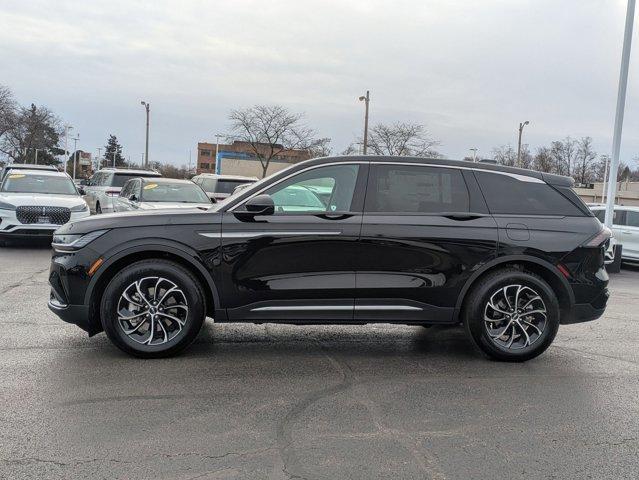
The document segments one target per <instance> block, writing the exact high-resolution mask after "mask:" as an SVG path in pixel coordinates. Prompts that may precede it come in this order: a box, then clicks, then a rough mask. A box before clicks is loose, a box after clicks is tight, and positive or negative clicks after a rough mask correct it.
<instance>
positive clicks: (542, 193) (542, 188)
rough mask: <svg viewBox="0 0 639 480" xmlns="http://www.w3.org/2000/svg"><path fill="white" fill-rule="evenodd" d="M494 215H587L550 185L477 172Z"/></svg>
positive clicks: (478, 179) (476, 174)
mask: <svg viewBox="0 0 639 480" xmlns="http://www.w3.org/2000/svg"><path fill="white" fill-rule="evenodd" d="M475 176H476V178H477V181H478V182H479V185H480V187H481V189H482V192H483V194H484V198H485V199H486V203H487V204H488V209H489V210H490V213H492V214H496V215H499V214H504V215H508V214H510V215H561V216H572V217H583V216H586V215H590V214H586V213H585V212H583V211H582V210H581V209H579V208H578V207H577V206H576V205H575V204H573V203H572V202H571V201H570V200H568V198H566V197H565V196H564V195H562V194H561V193H559V192H558V191H557V190H555V189H554V188H553V187H551V186H550V185H548V184H546V183H537V182H526V181H523V180H519V179H517V178H514V177H511V176H509V175H503V174H499V173H492V172H477V171H476V172H475Z"/></svg>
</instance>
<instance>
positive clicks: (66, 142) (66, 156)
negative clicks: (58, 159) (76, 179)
mask: <svg viewBox="0 0 639 480" xmlns="http://www.w3.org/2000/svg"><path fill="white" fill-rule="evenodd" d="M71 129H73V127H72V126H71V125H65V126H64V172H65V173H68V172H67V165H68V163H69V130H71Z"/></svg>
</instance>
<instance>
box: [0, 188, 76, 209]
mask: <svg viewBox="0 0 639 480" xmlns="http://www.w3.org/2000/svg"><path fill="white" fill-rule="evenodd" d="M0 202H3V203H8V204H10V205H15V206H16V207H23V206H38V207H40V206H45V207H66V208H71V207H76V206H78V205H84V204H85V202H84V200H83V199H82V197H81V196H79V195H55V194H52V193H35V194H34V193H12V192H2V193H0Z"/></svg>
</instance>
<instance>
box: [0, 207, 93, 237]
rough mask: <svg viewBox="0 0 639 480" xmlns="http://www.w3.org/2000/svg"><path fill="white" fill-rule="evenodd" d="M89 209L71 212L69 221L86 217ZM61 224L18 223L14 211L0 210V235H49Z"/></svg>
mask: <svg viewBox="0 0 639 480" xmlns="http://www.w3.org/2000/svg"><path fill="white" fill-rule="evenodd" d="M89 215H90V214H89V211H88V210H87V211H84V212H71V218H70V219H69V222H73V221H74V220H79V219H81V218H85V217H88V216H89ZM61 226H62V225H60V224H57V223H20V221H19V220H18V219H17V217H16V212H15V211H7V210H2V211H0V237H4V238H32V237H41V238H42V237H51V236H52V235H53V232H55V231H56V230H57V229H58V228H60V227H61Z"/></svg>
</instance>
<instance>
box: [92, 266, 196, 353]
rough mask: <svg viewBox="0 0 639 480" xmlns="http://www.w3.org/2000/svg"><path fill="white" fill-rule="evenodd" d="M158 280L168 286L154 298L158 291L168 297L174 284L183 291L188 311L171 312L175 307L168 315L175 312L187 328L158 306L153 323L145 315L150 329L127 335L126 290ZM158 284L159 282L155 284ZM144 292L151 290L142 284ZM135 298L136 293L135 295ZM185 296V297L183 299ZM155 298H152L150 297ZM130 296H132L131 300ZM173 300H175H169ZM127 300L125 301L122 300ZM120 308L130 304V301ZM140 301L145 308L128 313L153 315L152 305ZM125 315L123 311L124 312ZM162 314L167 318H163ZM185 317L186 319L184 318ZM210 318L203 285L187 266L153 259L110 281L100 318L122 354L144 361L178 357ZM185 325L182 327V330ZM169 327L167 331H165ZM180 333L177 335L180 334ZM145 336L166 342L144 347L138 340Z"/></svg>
mask: <svg viewBox="0 0 639 480" xmlns="http://www.w3.org/2000/svg"><path fill="white" fill-rule="evenodd" d="M151 278H152V279H158V278H162V279H163V280H165V281H166V282H167V283H166V284H165V285H164V286H160V287H157V284H156V287H157V288H153V290H152V291H153V298H155V291H156V290H157V291H158V292H160V293H159V295H164V292H166V291H167V290H168V289H169V288H171V287H170V285H171V284H173V285H174V286H176V287H177V290H175V291H176V292H179V295H180V297H179V298H180V299H184V300H185V302H183V303H184V305H186V306H187V308H186V309H184V307H181V308H182V309H181V310H178V309H177V308H179V307H176V309H171V310H169V309H170V308H171V307H166V310H165V312H168V313H171V314H172V315H176V316H181V320H183V321H184V324H183V325H178V323H177V322H174V321H172V320H167V319H166V318H165V317H167V315H164V314H163V313H159V311H160V310H162V309H161V308H160V307H157V308H156V309H155V310H156V311H157V313H156V315H153V322H156V323H153V322H152V321H151V320H150V317H151V315H146V316H145V315H143V314H142V313H139V314H138V315H141V316H143V317H145V319H146V322H147V324H146V326H144V325H142V326H141V328H140V329H138V331H137V332H136V333H135V334H134V335H127V333H125V329H124V328H125V327H124V326H123V323H122V322H123V320H122V319H121V317H119V316H118V308H119V307H118V305H119V302H121V297H122V295H123V294H124V293H125V291H127V292H130V291H131V290H128V289H129V288H131V287H132V285H134V284H135V282H137V281H141V280H142V279H145V280H144V282H149V281H150V280H149V279H151ZM151 282H152V283H154V284H155V281H151ZM141 285H142V290H143V291H145V292H146V293H149V290H148V289H146V288H145V287H146V286H148V283H145V284H141ZM134 295H135V293H134ZM182 295H183V296H182ZM150 296H151V295H149V297H150ZM128 298H131V296H130V293H129V297H128ZM133 299H134V300H136V301H139V297H133ZM169 300H172V299H171V298H169ZM122 301H123V300H122ZM123 302H124V303H123V304H121V305H120V307H122V305H129V307H131V304H128V303H127V302H126V301H123ZM173 302H174V305H178V304H179V303H178V302H176V301H175V300H173ZM144 303H146V304H143V302H142V301H140V304H141V305H143V308H140V309H137V307H135V306H134V307H133V310H132V311H131V312H128V313H134V314H135V313H136V312H147V313H148V312H150V310H149V309H150V308H151V305H150V304H148V303H147V302H146V301H144ZM129 309H130V308H129ZM121 312H122V310H121ZM176 312H183V313H182V314H177V313H176ZM160 315H163V316H162V317H160ZM182 315H183V317H182ZM205 316H206V301H205V296H204V292H203V290H202V286H201V285H200V283H199V282H198V280H197V279H196V278H195V277H194V276H193V275H192V274H191V272H189V271H188V270H186V269H185V268H184V267H182V266H181V265H179V264H177V263H175V262H171V261H168V260H162V259H149V260H141V261H139V262H136V263H133V264H131V265H128V266H126V267H125V268H123V269H122V270H120V271H119V272H118V273H117V274H116V275H115V276H114V277H113V278H112V279H111V281H110V282H109V284H108V285H107V287H106V289H105V290H104V294H103V295H102V300H101V302H100V317H101V321H102V327H103V328H104V331H105V332H106V334H107V336H108V337H109V339H110V340H111V341H112V342H113V343H114V344H115V345H116V346H117V347H118V348H119V349H121V350H122V351H124V352H126V353H128V354H130V355H134V356H137V357H141V358H160V357H169V356H171V355H175V354H177V353H178V352H180V351H182V350H183V349H185V348H186V347H188V346H189V345H190V344H191V342H193V340H195V337H196V336H197V334H198V332H199V331H200V329H201V328H202V323H203V322H204V318H205ZM160 319H162V320H163V321H164V322H165V323H163V324H162V325H160V323H157V322H159V320H160ZM138 320H139V319H136V321H138ZM141 323H144V321H139V322H138V323H135V324H129V327H131V326H133V327H134V326H135V325H138V324H141ZM151 325H154V326H155V328H154V329H153V331H154V333H152V330H151V327H150V326H151ZM160 326H161V327H162V329H161V330H160V329H158V327H160ZM180 326H181V328H180ZM164 327H166V328H164ZM176 330H177V332H176ZM167 331H169V335H167ZM171 333H174V334H175V336H173V337H172V338H170V339H168V340H166V339H167V338H169V336H170V334H171ZM142 334H144V335H145V336H146V335H147V334H148V338H150V339H151V341H152V342H153V341H154V338H155V336H156V335H157V336H158V340H157V341H160V340H162V341H166V343H161V344H158V343H157V341H156V342H155V343H152V344H143V343H140V341H141V340H143V339H141V338H138V339H137V340H136V339H134V338H135V337H141V335H142Z"/></svg>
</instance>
